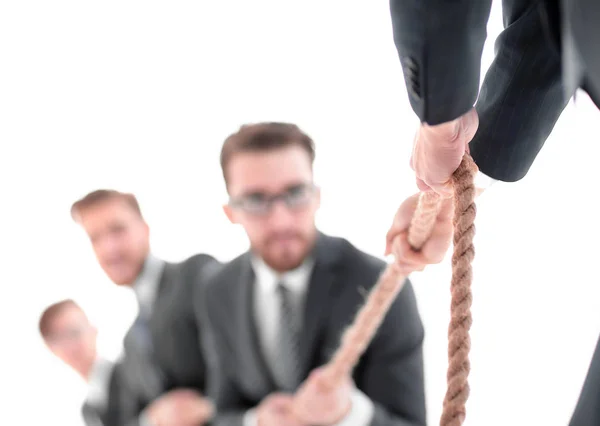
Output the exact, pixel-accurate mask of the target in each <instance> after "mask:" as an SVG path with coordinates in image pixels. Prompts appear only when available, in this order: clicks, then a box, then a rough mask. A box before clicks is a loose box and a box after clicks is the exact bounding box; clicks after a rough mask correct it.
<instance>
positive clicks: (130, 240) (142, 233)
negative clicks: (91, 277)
mask: <svg viewBox="0 0 600 426" xmlns="http://www.w3.org/2000/svg"><path fill="white" fill-rule="evenodd" d="M79 222H80V223H81V226H82V227H83V229H84V230H85V232H86V233H87V235H88V237H89V238H90V241H91V243H92V248H93V249H94V253H95V254H96V258H97V259H98V262H99V263H100V267H101V268H102V269H103V270H104V272H105V273H106V275H108V277H109V278H110V279H111V280H112V281H113V282H114V283H115V284H118V285H131V284H133V282H134V281H135V279H136V278H137V276H138V274H139V273H140V271H141V270H142V267H143V265H144V261H145V260H146V257H147V256H148V253H149V251H150V232H149V229H148V225H147V224H146V222H144V220H143V219H142V217H141V216H140V215H139V213H138V212H137V211H135V210H134V209H133V208H132V207H131V206H130V205H128V204H127V203H126V202H125V201H124V200H122V199H118V198H114V199H109V200H106V201H102V202H99V203H97V204H95V205H93V206H90V207H87V208H85V209H83V210H82V211H81V212H80V217H79Z"/></svg>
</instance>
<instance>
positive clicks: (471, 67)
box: [390, 0, 492, 125]
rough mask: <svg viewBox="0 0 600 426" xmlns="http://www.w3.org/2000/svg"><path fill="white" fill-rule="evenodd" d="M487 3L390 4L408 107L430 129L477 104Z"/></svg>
mask: <svg viewBox="0 0 600 426" xmlns="http://www.w3.org/2000/svg"><path fill="white" fill-rule="evenodd" d="M491 4H492V2H491V0H476V1H473V0H456V1H446V0H390V11H391V18H392V29H393V34H394V43H395V45H396V49H397V50H398V54H399V56H400V62H401V64H402V70H403V73H404V80H405V84H406V89H407V91H408V95H409V100H410V104H411V106H412V108H413V110H414V112H415V114H417V116H418V117H419V119H420V120H421V121H422V122H426V123H428V124H430V125H435V124H440V123H443V122H446V121H451V120H453V119H455V118H458V117H460V116H461V115H463V114H465V113H466V112H467V111H469V110H470V109H471V108H472V107H473V105H474V104H475V101H476V99H477V94H478V92H479V78H480V73H481V54H482V52H483V46H484V43H485V39H486V26H487V21H488V18H489V15H490V8H491Z"/></svg>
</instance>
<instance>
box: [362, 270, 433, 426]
mask: <svg viewBox="0 0 600 426" xmlns="http://www.w3.org/2000/svg"><path fill="white" fill-rule="evenodd" d="M423 340H424V329H423V324H422V322H421V318H420V315H419V312H418V309H417V301H416V298H415V293H414V290H413V288H412V285H411V283H410V281H408V280H407V281H406V283H405V285H404V288H403V289H402V291H401V292H400V294H399V295H398V297H397V298H396V300H395V301H394V303H393V304H392V306H391V308H390V310H389V311H388V314H387V316H386V318H385V320H384V321H383V323H382V325H381V327H380V328H379V330H378V332H377V334H376V335H375V338H374V339H373V341H372V342H371V345H370V347H369V349H368V350H367V352H366V353H365V358H364V360H363V361H362V362H361V363H360V364H359V366H358V369H359V370H358V371H356V374H355V380H356V385H357V387H358V388H359V389H360V390H361V391H362V392H363V393H365V394H366V395H367V396H368V397H369V398H370V399H371V401H372V402H373V404H374V408H375V409H374V416H373V421H372V422H371V426H417V425H418V426H423V425H425V424H426V412H425V384H424V380H425V379H424V372H423Z"/></svg>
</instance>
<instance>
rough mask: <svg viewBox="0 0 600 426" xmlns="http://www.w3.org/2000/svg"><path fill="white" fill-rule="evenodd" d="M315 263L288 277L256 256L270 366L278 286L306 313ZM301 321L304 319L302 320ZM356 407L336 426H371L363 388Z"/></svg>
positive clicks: (252, 425)
mask: <svg viewBox="0 0 600 426" xmlns="http://www.w3.org/2000/svg"><path fill="white" fill-rule="evenodd" d="M313 266H314V261H313V260H312V259H309V260H307V261H305V262H304V263H303V264H302V265H301V266H300V267H298V268H297V269H295V270H293V271H289V272H286V273H285V274H278V273H277V272H275V271H274V270H273V269H271V268H270V267H269V266H267V265H266V264H265V263H264V262H263V261H262V260H261V259H259V258H257V257H254V258H253V259H252V267H253V269H254V275H255V278H256V282H255V287H254V301H253V306H254V321H255V323H256V330H257V333H258V339H259V343H260V348H261V349H262V352H263V355H264V357H265V359H266V361H267V363H266V364H267V365H273V363H274V362H276V360H275V361H273V360H274V359H275V357H276V356H277V351H276V350H275V346H276V345H277V326H278V325H279V324H280V321H279V320H278V318H279V317H280V312H279V311H280V309H279V298H278V295H277V285H278V284H279V283H280V282H282V283H283V284H284V285H285V286H286V288H287V290H288V291H289V292H290V293H291V295H292V303H293V305H294V308H295V309H297V311H296V312H297V313H298V314H301V313H303V312H304V301H305V297H306V292H307V290H308V284H309V281H310V275H311V272H312V269H313ZM300 321H303V318H302V317H300ZM351 398H352V408H351V410H350V412H349V413H348V415H347V416H346V417H344V418H343V419H342V420H341V421H340V422H339V423H337V424H336V425H332V426H367V425H369V424H370V423H371V419H372V417H373V409H374V407H373V402H372V401H371V400H370V399H369V397H368V396H366V395H365V394H364V393H363V392H361V391H360V390H359V389H356V388H354V390H353V393H352V397H351ZM257 424H258V421H257V418H256V409H252V410H249V411H247V412H246V414H245V415H244V426H256V425H257Z"/></svg>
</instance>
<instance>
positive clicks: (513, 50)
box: [391, 0, 600, 426]
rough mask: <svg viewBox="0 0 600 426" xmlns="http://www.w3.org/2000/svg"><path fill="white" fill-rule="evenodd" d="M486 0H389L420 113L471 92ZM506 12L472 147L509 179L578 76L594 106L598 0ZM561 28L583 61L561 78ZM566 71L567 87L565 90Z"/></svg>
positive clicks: (582, 417) (599, 406)
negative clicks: (570, 32)
mask: <svg viewBox="0 0 600 426" xmlns="http://www.w3.org/2000/svg"><path fill="white" fill-rule="evenodd" d="M490 6H491V0H477V1H470V0H459V1H451V2H450V1H443V0H419V1H413V0H391V13H392V23H393V30H394V40H395V43H396V47H397V49H398V53H399V55H400V61H401V63H402V67H403V71H404V77H405V80H406V85H407V89H408V94H409V99H410V102H411V105H412V108H413V110H414V111H415V113H416V114H417V115H418V116H419V118H420V119H421V121H423V122H427V123H429V124H438V123H442V122H446V121H450V120H453V119H455V118H457V117H459V116H460V115H462V114H464V113H466V112H467V111H468V110H469V109H470V108H471V107H472V105H473V103H474V102H475V99H477V95H478V84H479V72H480V66H481V65H480V64H481V52H482V48H483V43H484V42H485V38H486V23H487V19H488V17H489V12H490ZM503 15H504V25H505V30H504V31H503V32H502V33H501V34H500V36H499V37H498V39H497V40H496V57H495V59H494V62H493V63H492V65H491V66H490V68H489V70H488V72H487V74H486V76H485V80H484V81H483V85H482V87H481V92H480V93H479V99H478V100H477V104H476V108H477V111H478V113H479V119H480V120H479V121H480V124H479V130H478V132H477V134H476V135H475V138H474V139H473V141H472V142H471V143H470V150H471V155H472V156H473V158H474V160H475V162H476V163H477V165H478V167H479V169H480V170H481V171H482V172H483V173H485V174H486V175H488V176H491V177H493V178H495V179H499V180H502V181H507V182H511V181H516V180H519V179H521V178H523V177H524V176H525V175H526V174H527V172H528V170H529V168H530V167H531V165H532V164H533V161H534V160H535V157H536V156H537V154H538V153H539V151H540V149H541V148H542V146H543V144H544V142H545V141H546V138H547V137H548V135H549V134H550V132H551V131H552V129H553V127H554V125H555V123H556V121H557V119H558V117H559V116H560V114H561V112H562V111H563V109H564V107H565V106H566V104H567V102H568V100H569V98H570V97H571V95H572V92H573V90H574V89H575V88H576V87H577V86H578V85H581V86H582V88H583V89H584V90H586V91H587V92H588V94H589V95H590V97H591V98H592V100H593V101H594V102H595V104H596V105H597V106H599V107H600V49H599V48H598V44H599V43H600V25H598V22H600V1H598V0H561V1H559V0H504V1H503ZM565 21H567V25H565V26H562V25H561V24H563V23H565ZM425 29H427V31H425ZM566 31H572V34H570V36H571V37H572V38H573V43H574V44H575V45H576V46H577V49H579V50H580V52H579V54H580V56H581V57H582V58H580V59H581V60H582V63H581V64H579V66H580V67H582V68H583V69H582V70H580V71H581V73H582V76H578V75H567V76H565V78H564V79H563V67H564V66H565V65H568V66H572V65H573V64H571V63H568V64H565V61H570V56H569V55H573V45H570V44H569V43H565V40H568V37H566V36H565V32H566ZM580 77H581V78H582V80H577V81H575V82H573V81H572V79H573V78H575V79H578V78H580ZM565 80H566V86H567V88H568V87H570V90H567V91H566V92H563V82H564V81H565ZM573 83H575V84H573ZM589 425H600V340H599V343H598V347H597V348H596V352H595V354H594V358H593V361H592V364H591V366H590V370H589V373H588V377H587V379H586V382H585V385H584V387H583V390H582V393H581V396H580V400H579V403H578V405H577V409H576V410H575V413H574V416H573V419H572V422H571V426H589Z"/></svg>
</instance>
